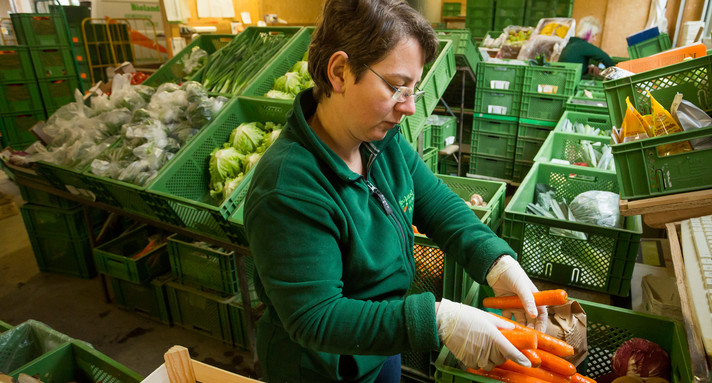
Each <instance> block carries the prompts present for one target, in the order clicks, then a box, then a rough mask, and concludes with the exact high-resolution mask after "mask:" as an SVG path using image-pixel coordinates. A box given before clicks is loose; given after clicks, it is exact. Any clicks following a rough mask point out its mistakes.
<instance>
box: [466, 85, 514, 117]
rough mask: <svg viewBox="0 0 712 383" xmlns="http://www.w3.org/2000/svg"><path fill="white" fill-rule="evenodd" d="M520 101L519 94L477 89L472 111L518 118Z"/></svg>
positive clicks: (507, 91)
mask: <svg viewBox="0 0 712 383" xmlns="http://www.w3.org/2000/svg"><path fill="white" fill-rule="evenodd" d="M522 101H523V98H522V93H521V92H516V91H509V90H485V89H480V88H478V89H477V91H476V92H475V109H474V111H475V113H482V114H497V115H501V116H509V117H518V116H519V115H520V109H521V107H522ZM522 113H523V112H522Z"/></svg>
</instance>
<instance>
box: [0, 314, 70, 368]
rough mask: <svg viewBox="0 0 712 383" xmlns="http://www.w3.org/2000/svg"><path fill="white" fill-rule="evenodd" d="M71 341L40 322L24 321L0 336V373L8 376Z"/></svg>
mask: <svg viewBox="0 0 712 383" xmlns="http://www.w3.org/2000/svg"><path fill="white" fill-rule="evenodd" d="M72 340H73V339H72V338H71V337H69V336H67V335H65V334H62V333H60V332H59V331H56V330H53V329H52V328H51V327H49V326H47V325H46V324H44V323H42V322H38V321H35V320H28V321H25V322H23V323H21V324H19V325H17V326H15V327H13V328H12V329H10V330H7V331H5V332H3V333H2V334H0V372H1V373H5V374H9V373H10V372H12V371H14V370H16V369H18V368H20V367H22V366H23V365H25V364H26V363H28V362H30V361H32V360H34V359H35V358H37V357H39V356H41V355H42V354H44V353H47V352H49V351H52V350H54V349H55V348H57V347H59V346H61V345H63V344H65V343H67V342H70V341H72Z"/></svg>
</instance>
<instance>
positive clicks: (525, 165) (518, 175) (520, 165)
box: [512, 160, 534, 183]
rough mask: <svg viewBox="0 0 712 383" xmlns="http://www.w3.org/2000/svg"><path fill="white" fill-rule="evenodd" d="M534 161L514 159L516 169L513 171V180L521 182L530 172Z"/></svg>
mask: <svg viewBox="0 0 712 383" xmlns="http://www.w3.org/2000/svg"><path fill="white" fill-rule="evenodd" d="M533 165H534V162H532V161H519V160H514V170H513V171H512V182H514V183H521V182H522V181H523V180H524V177H526V176H527V174H529V170H531V168H532V166H533Z"/></svg>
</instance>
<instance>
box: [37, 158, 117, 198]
mask: <svg viewBox="0 0 712 383" xmlns="http://www.w3.org/2000/svg"><path fill="white" fill-rule="evenodd" d="M88 168H89V165H86V166H84V167H82V168H81V169H73V168H70V167H68V166H63V165H57V164H53V163H50V162H46V161H37V162H36V163H35V170H36V171H37V173H38V174H39V175H40V176H41V177H42V178H43V179H45V180H47V182H48V183H50V184H51V185H52V186H53V187H55V188H57V189H60V190H63V191H64V190H66V191H68V192H70V193H72V194H73V195H75V196H78V197H82V198H86V199H89V200H92V201H95V200H96V199H97V196H96V194H95V193H94V192H92V191H91V189H90V186H89V184H88V183H87V182H86V177H84V176H83V175H82V172H83V171H85V170H86V169H88ZM102 202H103V201H102Z"/></svg>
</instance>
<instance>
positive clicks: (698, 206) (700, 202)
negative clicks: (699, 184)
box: [619, 189, 712, 229]
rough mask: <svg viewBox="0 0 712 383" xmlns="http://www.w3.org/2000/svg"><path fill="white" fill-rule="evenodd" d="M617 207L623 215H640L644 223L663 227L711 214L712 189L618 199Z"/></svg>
mask: <svg viewBox="0 0 712 383" xmlns="http://www.w3.org/2000/svg"><path fill="white" fill-rule="evenodd" d="M619 208H620V211H621V214H622V215H624V216H632V215H642V216H643V221H644V222H645V224H646V225H648V226H650V227H653V228H656V229H664V228H665V225H666V224H667V223H668V222H676V221H682V220H685V219H689V218H693V217H701V216H703V215H710V214H712V189H707V190H699V191H694V192H688V193H678V194H670V195H666V196H662V197H653V198H645V199H640V200H635V201H629V200H620V201H619Z"/></svg>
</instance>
